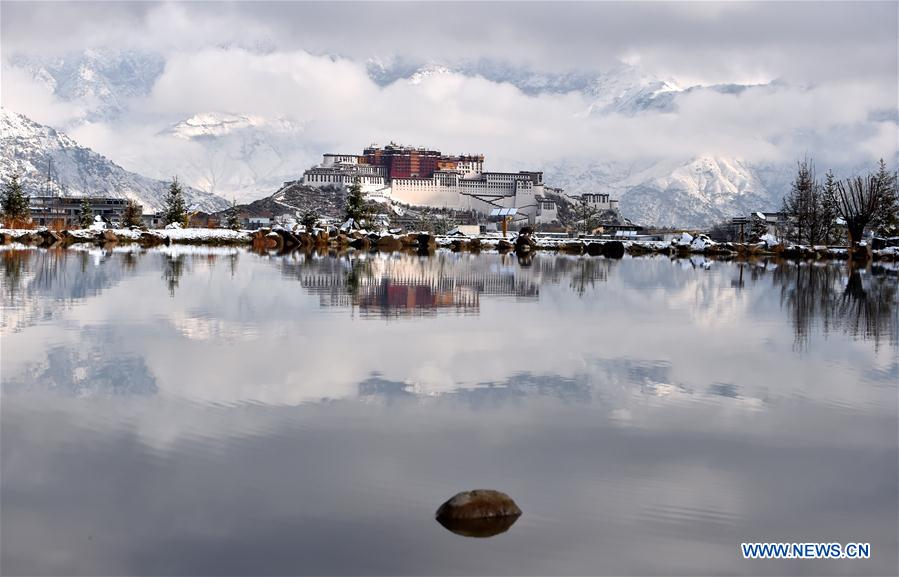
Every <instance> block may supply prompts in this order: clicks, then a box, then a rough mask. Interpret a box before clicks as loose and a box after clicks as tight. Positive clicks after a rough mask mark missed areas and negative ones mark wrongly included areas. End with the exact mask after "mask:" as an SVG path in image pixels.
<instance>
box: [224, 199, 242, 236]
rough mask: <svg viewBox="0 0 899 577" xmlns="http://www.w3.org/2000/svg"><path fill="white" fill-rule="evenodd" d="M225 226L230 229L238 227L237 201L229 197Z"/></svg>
mask: <svg viewBox="0 0 899 577" xmlns="http://www.w3.org/2000/svg"><path fill="white" fill-rule="evenodd" d="M225 226H227V227H228V228H230V229H231V230H238V229H239V228H240V211H238V210H237V201H235V200H234V199H231V208H229V209H228V219H227V221H226V222H225Z"/></svg>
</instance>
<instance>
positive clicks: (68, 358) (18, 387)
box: [3, 328, 157, 397]
mask: <svg viewBox="0 0 899 577" xmlns="http://www.w3.org/2000/svg"><path fill="white" fill-rule="evenodd" d="M115 341H116V336H115V334H114V332H113V331H112V330H111V329H109V328H104V329H102V330H98V329H94V330H91V331H89V334H87V335H84V338H82V339H79V340H78V341H77V342H76V344H75V345H74V346H71V347H67V346H64V345H57V346H54V347H52V348H50V349H49V350H48V351H47V360H46V361H45V362H42V363H35V364H33V365H30V366H28V367H27V368H26V370H25V372H24V374H22V375H21V376H20V377H19V378H17V379H9V380H5V382H4V384H3V390H4V392H7V393H8V392H22V391H24V390H35V389H40V390H47V391H52V392H55V393H61V394H64V395H74V396H77V397H92V396H96V395H149V394H155V393H156V392H157V386H156V378H155V377H154V376H153V374H152V372H151V371H150V369H149V367H147V364H146V362H145V361H144V359H143V357H140V356H135V355H129V354H123V353H121V352H120V351H116V350H115Z"/></svg>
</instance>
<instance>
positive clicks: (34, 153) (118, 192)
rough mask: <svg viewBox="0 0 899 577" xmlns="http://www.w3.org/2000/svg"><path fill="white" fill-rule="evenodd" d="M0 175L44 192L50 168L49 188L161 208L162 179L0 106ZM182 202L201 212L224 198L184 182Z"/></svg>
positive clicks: (225, 203) (222, 205)
mask: <svg viewBox="0 0 899 577" xmlns="http://www.w3.org/2000/svg"><path fill="white" fill-rule="evenodd" d="M0 144H2V147H0V148H2V150H0V173H2V175H3V180H4V181H6V180H7V179H8V178H9V177H10V176H11V175H12V174H19V176H20V182H21V184H22V188H23V190H24V191H25V193H26V194H28V195H29V196H35V195H40V194H45V193H46V190H47V186H48V182H47V170H48V167H50V168H51V173H50V176H51V179H52V180H51V185H50V187H51V192H52V193H62V192H65V193H68V194H77V195H85V196H108V197H112V198H131V199H134V200H136V201H138V202H140V203H141V204H142V205H143V207H144V210H149V211H156V210H161V209H162V208H163V206H164V198H165V194H166V192H167V189H168V183H167V182H164V181H161V180H157V179H153V178H149V177H146V176H142V175H140V174H137V173H134V172H130V171H128V170H125V169H124V168H122V167H121V166H119V165H118V164H116V163H115V162H113V161H112V160H110V159H108V158H106V157H105V156H103V155H101V154H99V153H97V152H94V151H93V150H91V149H89V148H86V147H83V146H80V145H79V144H78V143H77V142H76V141H75V140H74V139H72V138H71V137H70V136H68V135H67V134H66V133H64V132H61V131H58V130H56V129H55V128H52V127H50V126H45V125H42V124H39V123H37V122H34V121H33V120H31V119H29V118H28V117H27V116H25V115H23V114H19V113H17V112H14V111H11V110H9V109H7V108H5V107H0ZM183 190H184V196H185V200H186V201H187V203H188V205H192V206H195V207H196V208H197V209H200V210H204V211H209V212H212V211H216V210H221V209H223V208H225V207H227V206H228V201H226V200H225V199H224V198H221V197H219V196H216V195H214V194H210V193H207V192H203V191H200V190H197V189H195V188H192V187H190V186H184V187H183Z"/></svg>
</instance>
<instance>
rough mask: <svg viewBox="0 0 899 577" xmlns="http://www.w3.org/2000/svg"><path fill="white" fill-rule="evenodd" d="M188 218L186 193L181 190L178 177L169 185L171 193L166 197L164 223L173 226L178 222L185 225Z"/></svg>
mask: <svg viewBox="0 0 899 577" xmlns="http://www.w3.org/2000/svg"><path fill="white" fill-rule="evenodd" d="M186 217H187V207H186V205H185V204H184V192H183V191H182V190H181V184H180V183H179V182H178V177H177V176H176V177H175V178H173V179H172V183H171V184H170V185H169V192H168V194H167V195H166V197H165V211H164V214H163V223H164V224H172V223H175V222H176V223H178V224H180V225H183V224H184V219H185V218H186Z"/></svg>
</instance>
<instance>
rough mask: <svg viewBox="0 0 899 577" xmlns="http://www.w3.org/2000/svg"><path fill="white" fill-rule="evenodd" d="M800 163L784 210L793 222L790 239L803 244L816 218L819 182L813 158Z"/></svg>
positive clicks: (784, 204)
mask: <svg viewBox="0 0 899 577" xmlns="http://www.w3.org/2000/svg"><path fill="white" fill-rule="evenodd" d="M798 165H799V170H798V171H797V173H796V178H794V179H793V183H792V184H791V185H790V192H789V193H787V195H786V196H785V197H784V199H783V209H782V210H783V212H784V213H786V215H787V216H788V217H789V218H790V220H791V222H792V224H793V227H792V228H793V230H791V231H790V233H791V234H790V235H789V236H790V240H792V241H793V242H796V243H798V244H802V243H803V242H805V241H806V240H808V233H809V223H810V221H811V219H813V218H814V216H813V211H814V209H813V205H814V196H815V189H817V188H818V183H817V181H816V180H815V165H814V163H812V161H811V160H809V159H808V158H804V159H802V160H801V161H799V163H798Z"/></svg>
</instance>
